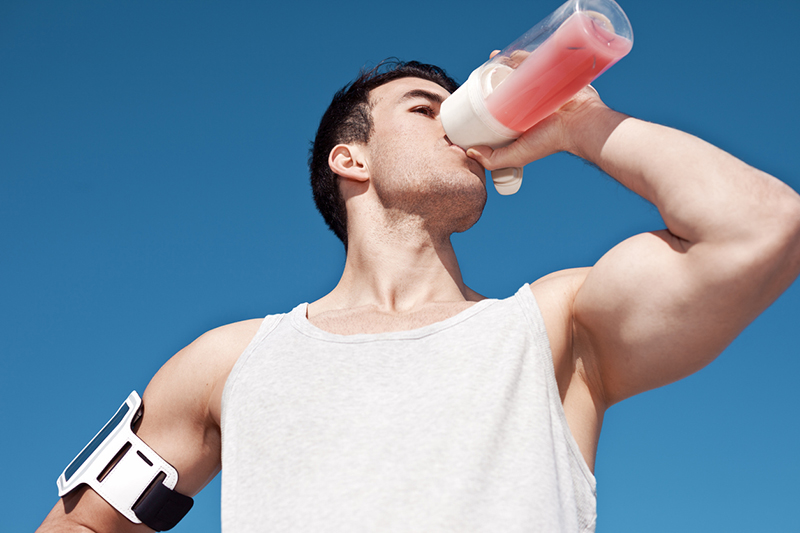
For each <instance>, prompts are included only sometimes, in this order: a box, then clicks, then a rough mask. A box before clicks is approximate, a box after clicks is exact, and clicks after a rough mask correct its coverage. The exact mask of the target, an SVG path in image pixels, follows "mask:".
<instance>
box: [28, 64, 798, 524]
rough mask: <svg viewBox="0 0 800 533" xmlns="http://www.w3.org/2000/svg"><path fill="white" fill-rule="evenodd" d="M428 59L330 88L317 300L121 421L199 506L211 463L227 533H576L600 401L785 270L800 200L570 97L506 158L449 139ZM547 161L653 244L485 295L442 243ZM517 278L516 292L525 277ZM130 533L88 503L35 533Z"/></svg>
mask: <svg viewBox="0 0 800 533" xmlns="http://www.w3.org/2000/svg"><path fill="white" fill-rule="evenodd" d="M454 89H455V84H454V83H453V81H452V80H450V79H449V78H447V77H446V75H445V74H444V73H443V71H441V70H440V69H438V68H436V67H432V66H429V65H422V64H419V63H415V62H411V63H408V64H398V65H395V66H394V67H393V68H392V69H390V70H388V71H380V70H378V71H374V72H371V73H368V74H366V75H364V76H362V77H361V78H359V79H358V80H356V81H355V82H354V83H353V84H351V85H350V86H349V87H347V88H346V90H343V91H341V92H340V93H337V95H336V96H335V97H334V101H333V103H332V104H331V107H330V108H329V110H328V111H327V112H326V114H325V116H324V117H323V120H322V123H321V125H320V129H319V131H318V134H317V138H316V140H315V146H314V149H313V152H312V156H311V159H310V167H311V171H312V186H313V188H314V194H315V200H316V202H317V205H318V207H319V208H320V211H321V212H322V214H323V216H324V217H325V219H326V221H327V222H328V224H329V225H330V226H331V228H332V229H333V231H334V232H335V233H336V234H337V235H338V236H339V237H340V238H341V239H342V241H343V243H344V244H345V247H346V249H347V261H346V264H345V268H344V272H343V274H342V277H341V280H340V282H339V284H338V285H337V286H336V288H334V289H333V291H331V292H330V293H329V294H328V295H326V296H324V297H323V298H321V299H320V300H318V301H316V302H313V303H311V304H309V305H300V306H298V307H297V308H296V309H295V310H293V311H292V312H291V313H287V314H285V315H273V316H270V317H267V318H266V319H264V320H251V321H245V322H240V323H236V324H231V325H228V326H224V327H222V328H219V329H216V330H213V331H211V332H208V333H206V334H205V335H203V336H202V337H200V338H199V339H198V340H196V341H195V342H194V343H192V344H191V345H190V346H188V347H187V348H185V349H183V350H182V351H181V352H179V353H178V354H177V355H175V356H174V357H173V358H172V359H170V361H169V362H167V363H166V364H165V365H164V367H163V368H162V369H161V370H160V371H159V372H158V373H157V374H156V376H155V377H154V378H153V380H152V381H151V383H150V385H149V386H148V388H147V390H146V391H145V395H144V403H145V405H146V411H145V415H144V417H143V420H142V423H141V427H140V428H139V430H138V435H139V437H141V438H142V440H144V442H146V443H147V444H148V445H149V446H150V447H151V448H152V449H153V450H155V451H156V452H157V453H158V454H159V455H160V456H161V457H163V458H164V459H165V460H166V461H167V462H169V463H170V464H172V465H173V466H174V467H175V468H176V469H177V471H178V472H179V475H180V477H179V480H178V484H177V486H176V487H175V490H176V491H177V492H179V493H181V494H185V495H194V494H195V493H197V492H198V491H199V490H200V489H201V488H202V487H203V486H204V485H205V484H206V483H207V482H208V481H209V480H210V479H211V478H212V477H213V476H214V475H215V474H216V473H217V472H218V471H219V469H220V466H221V463H224V464H225V473H224V474H223V483H222V484H223V511H222V513H223V528H224V530H226V531H237V532H239V531H317V530H335V531H353V530H361V531H518V530H526V531H530V530H534V531H593V530H594V524H595V485H594V477H593V474H592V471H593V466H594V461H595V452H596V450H597V443H598V438H599V434H600V428H601V425H602V421H603V415H604V413H605V411H606V410H607V409H608V408H609V407H610V406H612V405H613V404H615V403H617V402H619V401H621V400H624V399H625V398H628V397H630V396H632V395H635V394H637V393H640V392H643V391H646V390H649V389H652V388H655V387H659V386H661V385H665V384H667V383H670V382H672V381H675V380H677V379H680V378H682V377H684V376H687V375H689V374H691V373H692V372H695V371H697V370H698V369H700V368H702V367H703V366H705V365H706V364H708V363H709V362H710V361H712V360H713V359H714V358H715V357H716V356H717V355H718V354H719V353H720V352H721V351H722V350H723V349H724V348H725V346H727V345H728V344H729V343H730V342H731V341H732V340H733V339H734V338H735V337H736V335H737V334H738V333H739V332H741V331H742V329H744V328H745V327H746V326H747V324H748V323H749V322H750V321H752V320H753V319H754V318H755V317H756V316H757V315H758V314H759V313H760V312H761V311H763V310H764V309H765V308H766V307H767V306H768V305H769V304H770V303H771V302H772V301H774V300H775V298H777V296H778V295H779V294H780V293H781V292H782V291H783V290H784V289H786V288H787V287H788V286H789V285H790V284H791V283H792V281H793V280H794V279H795V277H796V276H797V274H798V272H800V242H799V241H800V197H798V195H797V194H796V193H794V192H793V191H792V190H791V189H790V188H789V187H787V186H785V185H784V184H783V183H781V182H780V181H778V180H777V179H775V178H773V177H771V176H768V175H766V174H764V173H762V172H760V171H758V170H756V169H753V168H751V167H749V166H747V165H745V164H744V163H742V162H741V161H739V160H737V159H735V158H734V157H732V156H730V155H728V154H726V153H724V152H722V151H721V150H719V149H717V148H715V147H713V146H711V145H709V144H707V143H705V142H703V141H701V140H699V139H697V138H694V137H692V136H690V135H687V134H684V133H681V132H678V131H675V130H672V129H669V128H666V127H662V126H658V125H655V124H649V123H646V122H642V121H639V120H636V119H634V118H631V117H628V116H625V115H622V114H620V113H617V112H616V111H613V110H611V109H609V108H608V107H606V106H605V105H604V104H603V103H602V101H601V100H600V98H599V97H598V95H597V94H596V93H595V92H594V91H592V90H591V89H588V88H587V89H585V90H583V91H582V92H581V93H579V94H578V95H577V96H576V97H575V98H574V99H573V100H571V101H570V102H569V103H567V104H566V105H565V106H564V107H562V108H561V109H560V110H559V111H557V112H556V113H555V114H554V115H552V116H551V117H549V118H547V119H545V120H544V121H543V122H541V123H540V124H538V125H537V126H535V127H534V128H533V129H531V130H530V131H528V132H526V133H525V134H524V135H523V136H522V137H521V138H520V139H519V140H517V141H516V142H514V143H513V144H511V145H510V146H508V147H506V148H502V149H498V150H495V151H492V150H491V149H489V148H486V147H479V148H475V149H470V150H468V151H467V152H465V151H464V150H462V149H461V148H459V147H457V146H455V145H453V144H452V143H450V142H449V140H448V138H447V137H446V135H445V133H444V130H443V129H442V126H441V123H440V120H439V109H440V105H441V102H442V101H444V99H446V98H447V97H448V95H449V94H450V93H451V92H452V91H453V90H454ZM559 151H567V152H570V153H572V154H575V155H578V156H580V157H582V158H584V159H586V160H587V161H590V162H592V163H594V164H595V165H597V166H599V167H600V168H601V169H603V170H604V171H606V172H607V173H608V174H610V175H611V176H613V177H614V178H615V179H616V180H617V181H619V182H620V183H622V184H623V185H624V186H626V187H628V188H629V189H631V190H633V191H634V192H636V193H637V194H639V195H641V196H642V197H644V198H646V199H647V200H649V201H650V202H652V203H653V204H654V205H655V206H656V207H657V208H658V209H659V211H660V213H661V215H662V217H663V219H664V222H665V223H666V226H667V229H665V230H661V231H655V232H652V233H646V234H641V235H637V236H634V237H632V238H630V239H627V240H626V241H624V242H622V243H621V244H619V245H618V246H616V247H614V248H613V249H612V250H610V251H609V252H608V253H607V254H606V255H605V256H603V258H602V259H601V260H600V261H598V263H597V264H596V265H595V266H593V267H591V268H582V269H574V270H567V271H562V272H556V273H553V274H550V275H548V276H545V277H544V278H542V279H539V280H536V281H535V282H533V283H532V284H531V285H529V286H528V285H524V286H523V287H522V288H521V289H520V290H519V292H518V293H517V294H516V295H514V296H512V297H510V298H507V299H504V300H493V299H486V298H484V297H483V296H481V295H479V294H477V293H476V292H475V291H473V290H471V289H470V288H469V287H468V286H467V285H466V284H465V282H464V280H463V279H462V277H461V273H460V270H459V266H458V262H457V260H456V257H455V254H454V252H453V248H452V246H451V245H450V235H452V234H453V233H454V232H460V231H464V230H466V229H468V228H469V227H470V226H471V225H472V224H474V223H475V222H476V221H477V220H478V218H479V217H480V214H481V211H482V208H483V206H484V203H485V201H486V184H485V176H484V168H487V169H494V168H505V167H512V166H522V165H524V164H527V163H529V162H531V161H535V160H537V159H540V158H542V157H545V156H547V155H550V154H552V153H555V152H559ZM521 281H524V280H521ZM70 527H74V528H75V529H74V530H76V531H82V530H85V529H81V528H89V529H91V530H93V531H147V530H148V529H147V527H146V526H143V525H134V524H133V523H131V522H130V521H128V520H127V519H126V518H125V517H124V516H122V515H121V514H120V513H119V512H117V511H116V510H115V509H114V508H113V507H112V506H111V505H109V504H108V503H107V502H106V501H105V500H103V499H102V498H101V497H100V496H98V495H97V494H96V493H94V492H93V491H92V490H90V489H85V488H84V489H78V490H75V491H73V492H71V493H70V494H68V495H67V496H66V497H64V498H63V499H62V500H61V501H60V502H59V503H58V504H57V505H56V506H55V508H54V509H53V511H52V512H51V513H50V515H49V516H48V517H47V519H46V520H45V522H44V524H43V525H42V527H41V528H40V531H65V530H69V528H70Z"/></svg>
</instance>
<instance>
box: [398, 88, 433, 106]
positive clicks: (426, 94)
mask: <svg viewBox="0 0 800 533" xmlns="http://www.w3.org/2000/svg"><path fill="white" fill-rule="evenodd" d="M414 98H424V99H426V100H428V101H430V102H433V103H436V104H441V103H442V102H444V97H443V96H442V95H440V94H438V93H434V92H431V91H426V90H424V89H414V90H411V91H408V92H407V93H405V94H404V95H403V96H401V97H400V101H401V102H404V101H406V100H412V99H414Z"/></svg>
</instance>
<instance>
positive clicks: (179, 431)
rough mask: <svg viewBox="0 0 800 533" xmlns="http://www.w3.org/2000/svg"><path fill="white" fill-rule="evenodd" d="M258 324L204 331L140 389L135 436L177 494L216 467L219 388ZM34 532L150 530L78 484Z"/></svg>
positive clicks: (196, 487)
mask: <svg viewBox="0 0 800 533" xmlns="http://www.w3.org/2000/svg"><path fill="white" fill-rule="evenodd" d="M260 322H261V321H260V320H250V321H246V322H239V323H236V324H231V325H229V326H224V327H222V328H218V329H216V330H212V331H210V332H208V333H206V334H205V335H203V336H201V337H200V338H198V339H197V340H196V341H195V342H193V343H192V344H190V345H189V346H187V347H186V348H184V349H183V350H181V351H180V352H178V353H177V354H176V355H175V356H174V357H172V358H171V359H170V360H169V361H168V362H167V363H166V364H165V365H164V366H163V367H162V368H161V370H159V371H158V373H157V374H156V375H155V377H154V378H153V379H152V381H151V382H150V384H149V385H148V386H147V389H146V390H145V393H144V395H143V398H142V399H143V401H144V405H145V410H144V416H143V417H142V422H141V426H140V427H139V429H138V431H137V436H139V437H140V438H141V439H142V440H143V441H144V442H145V443H147V445H149V446H150V447H151V448H152V449H153V450H155V452H156V453H158V454H159V455H160V456H161V457H162V458H164V460H166V461H167V462H168V463H170V464H171V465H172V466H174V467H175V468H176V470H177V471H178V484H177V485H176V487H175V490H176V491H177V492H179V493H181V494H184V495H186V496H194V495H195V494H197V493H198V492H199V491H200V489H202V488H203V487H204V486H205V485H206V484H207V483H208V482H209V481H210V480H211V479H212V478H213V477H214V476H215V475H216V474H217V472H218V471H219V468H220V446H221V436H220V426H219V423H220V400H221V395H222V388H223V387H224V384H225V379H226V378H227V375H228V374H229V373H230V370H231V368H232V366H233V364H234V363H235V362H236V359H237V358H238V356H239V355H240V354H241V353H242V351H243V350H244V349H245V348H246V347H247V344H248V343H249V341H250V339H252V337H253V335H255V332H256V330H257V329H258V325H259V324H260ZM110 407H111V406H110ZM38 531H39V532H40V533H49V532H56V531H57V532H59V533H63V532H76V533H77V532H97V533H100V532H108V531H114V532H126V531H129V532H146V531H151V529H150V528H148V527H147V526H144V525H142V524H138V525H137V524H133V523H132V522H130V521H129V520H128V519H127V518H125V517H124V516H123V515H122V514H120V513H119V512H117V511H116V510H115V509H114V508H113V507H112V506H111V505H110V504H108V503H107V502H106V501H105V500H103V499H102V498H101V497H100V496H99V495H97V494H96V493H95V492H94V491H93V490H91V489H88V488H87V487H85V486H84V487H81V488H78V489H75V490H74V491H72V492H70V493H69V494H67V495H66V496H65V497H64V498H62V499H61V500H59V501H58V503H57V504H56V506H55V507H54V508H53V510H52V511H51V512H50V514H49V515H48V516H47V518H46V519H45V521H44V523H42V525H41V526H40V528H39V529H38Z"/></svg>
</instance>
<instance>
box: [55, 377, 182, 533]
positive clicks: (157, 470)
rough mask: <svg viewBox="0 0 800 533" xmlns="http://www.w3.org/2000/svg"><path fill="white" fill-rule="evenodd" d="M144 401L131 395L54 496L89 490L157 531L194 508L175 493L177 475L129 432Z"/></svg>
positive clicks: (67, 471) (75, 461) (65, 474)
mask: <svg viewBox="0 0 800 533" xmlns="http://www.w3.org/2000/svg"><path fill="white" fill-rule="evenodd" d="M141 415H142V400H141V398H139V395H138V394H137V393H136V391H133V392H131V394H130V395H129V396H128V398H127V399H126V400H125V403H123V404H122V406H121V407H120V408H119V410H118V411H117V413H116V414H115V415H114V417H113V418H112V419H111V420H109V421H108V423H107V424H106V425H105V426H103V429H101V430H100V432H99V433H98V434H97V435H95V437H94V438H93V439H92V440H91V442H89V444H87V445H86V447H84V449H83V450H81V453H79V454H78V456H77V457H76V458H75V459H73V460H72V462H71V463H70V464H69V465H68V466H67V468H66V469H65V470H64V472H63V473H62V474H61V476H59V478H58V482H57V485H58V495H59V496H65V495H66V494H68V493H69V492H71V491H72V490H74V489H75V488H77V487H78V486H80V485H89V486H90V487H91V488H92V489H94V491H95V492H96V493H97V494H99V495H100V496H101V497H102V498H103V499H104V500H105V501H107V502H108V503H109V504H111V506H112V507H114V508H115V509H116V510H117V511H119V512H120V513H122V514H123V515H124V516H125V517H126V518H127V519H128V520H130V521H131V522H133V523H135V524H139V523H143V524H145V525H147V526H148V527H150V528H151V529H154V530H156V531H164V530H167V529H170V528H172V527H174V526H175V524H177V523H178V522H179V521H180V519H181V518H183V517H184V516H185V515H186V513H188V512H189V509H191V507H192V503H193V501H192V499H191V498H189V497H188V496H184V495H183V494H179V493H177V492H175V491H174V490H173V489H174V488H175V485H176V484H177V483H178V471H177V470H175V468H174V467H173V466H172V465H171V464H169V463H168V462H166V461H165V460H164V459H162V458H161V456H160V455H158V454H157V453H156V452H155V451H153V449H152V448H150V446H148V445H147V444H145V443H144V441H142V439H140V438H139V437H137V436H136V434H135V433H134V432H133V427H134V425H135V424H136V422H137V421H138V419H139V418H140V417H141Z"/></svg>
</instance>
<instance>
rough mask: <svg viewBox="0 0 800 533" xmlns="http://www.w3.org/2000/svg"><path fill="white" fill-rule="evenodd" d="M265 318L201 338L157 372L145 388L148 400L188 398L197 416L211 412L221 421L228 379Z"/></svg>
mask: <svg viewBox="0 0 800 533" xmlns="http://www.w3.org/2000/svg"><path fill="white" fill-rule="evenodd" d="M262 321H263V319H253V320H244V321H241V322H234V323H232V324H227V325H225V326H220V327H218V328H214V329H212V330H210V331H207V332H206V333H204V334H203V335H201V336H200V337H198V338H197V339H196V340H195V341H194V342H192V343H191V344H189V345H188V346H187V347H186V348H184V349H183V350H181V351H180V352H178V353H177V354H175V355H174V356H173V357H172V358H171V359H170V360H169V361H167V363H166V364H165V365H164V366H163V367H162V368H161V370H159V371H158V373H157V374H156V375H155V377H154V378H153V380H152V381H151V382H150V385H149V386H148V387H147V390H146V391H145V401H146V402H147V401H148V400H150V399H151V398H152V399H153V400H156V401H158V403H165V404H168V405H173V406H174V405H176V402H180V403H184V402H187V401H189V402H191V403H192V404H193V405H192V406H191V408H192V409H191V410H196V414H197V416H198V417H201V418H205V417H206V416H208V415H209V414H210V415H211V416H212V418H216V420H217V422H218V421H219V419H218V415H219V401H220V400H221V397H222V389H223V387H224V385H225V380H226V379H227V377H228V374H230V371H231V369H232V368H233V365H234V364H236V361H237V360H238V359H239V356H240V355H241V354H242V352H243V351H244V350H245V348H247V346H248V344H250V341H251V340H252V339H253V337H254V336H255V334H256V332H257V331H258V328H259V327H260V326H261V323H262ZM164 396H166V398H165V397H164ZM178 396H179V397H180V398H177V397H178ZM156 397H158V398H156ZM187 407H188V406H187Z"/></svg>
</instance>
